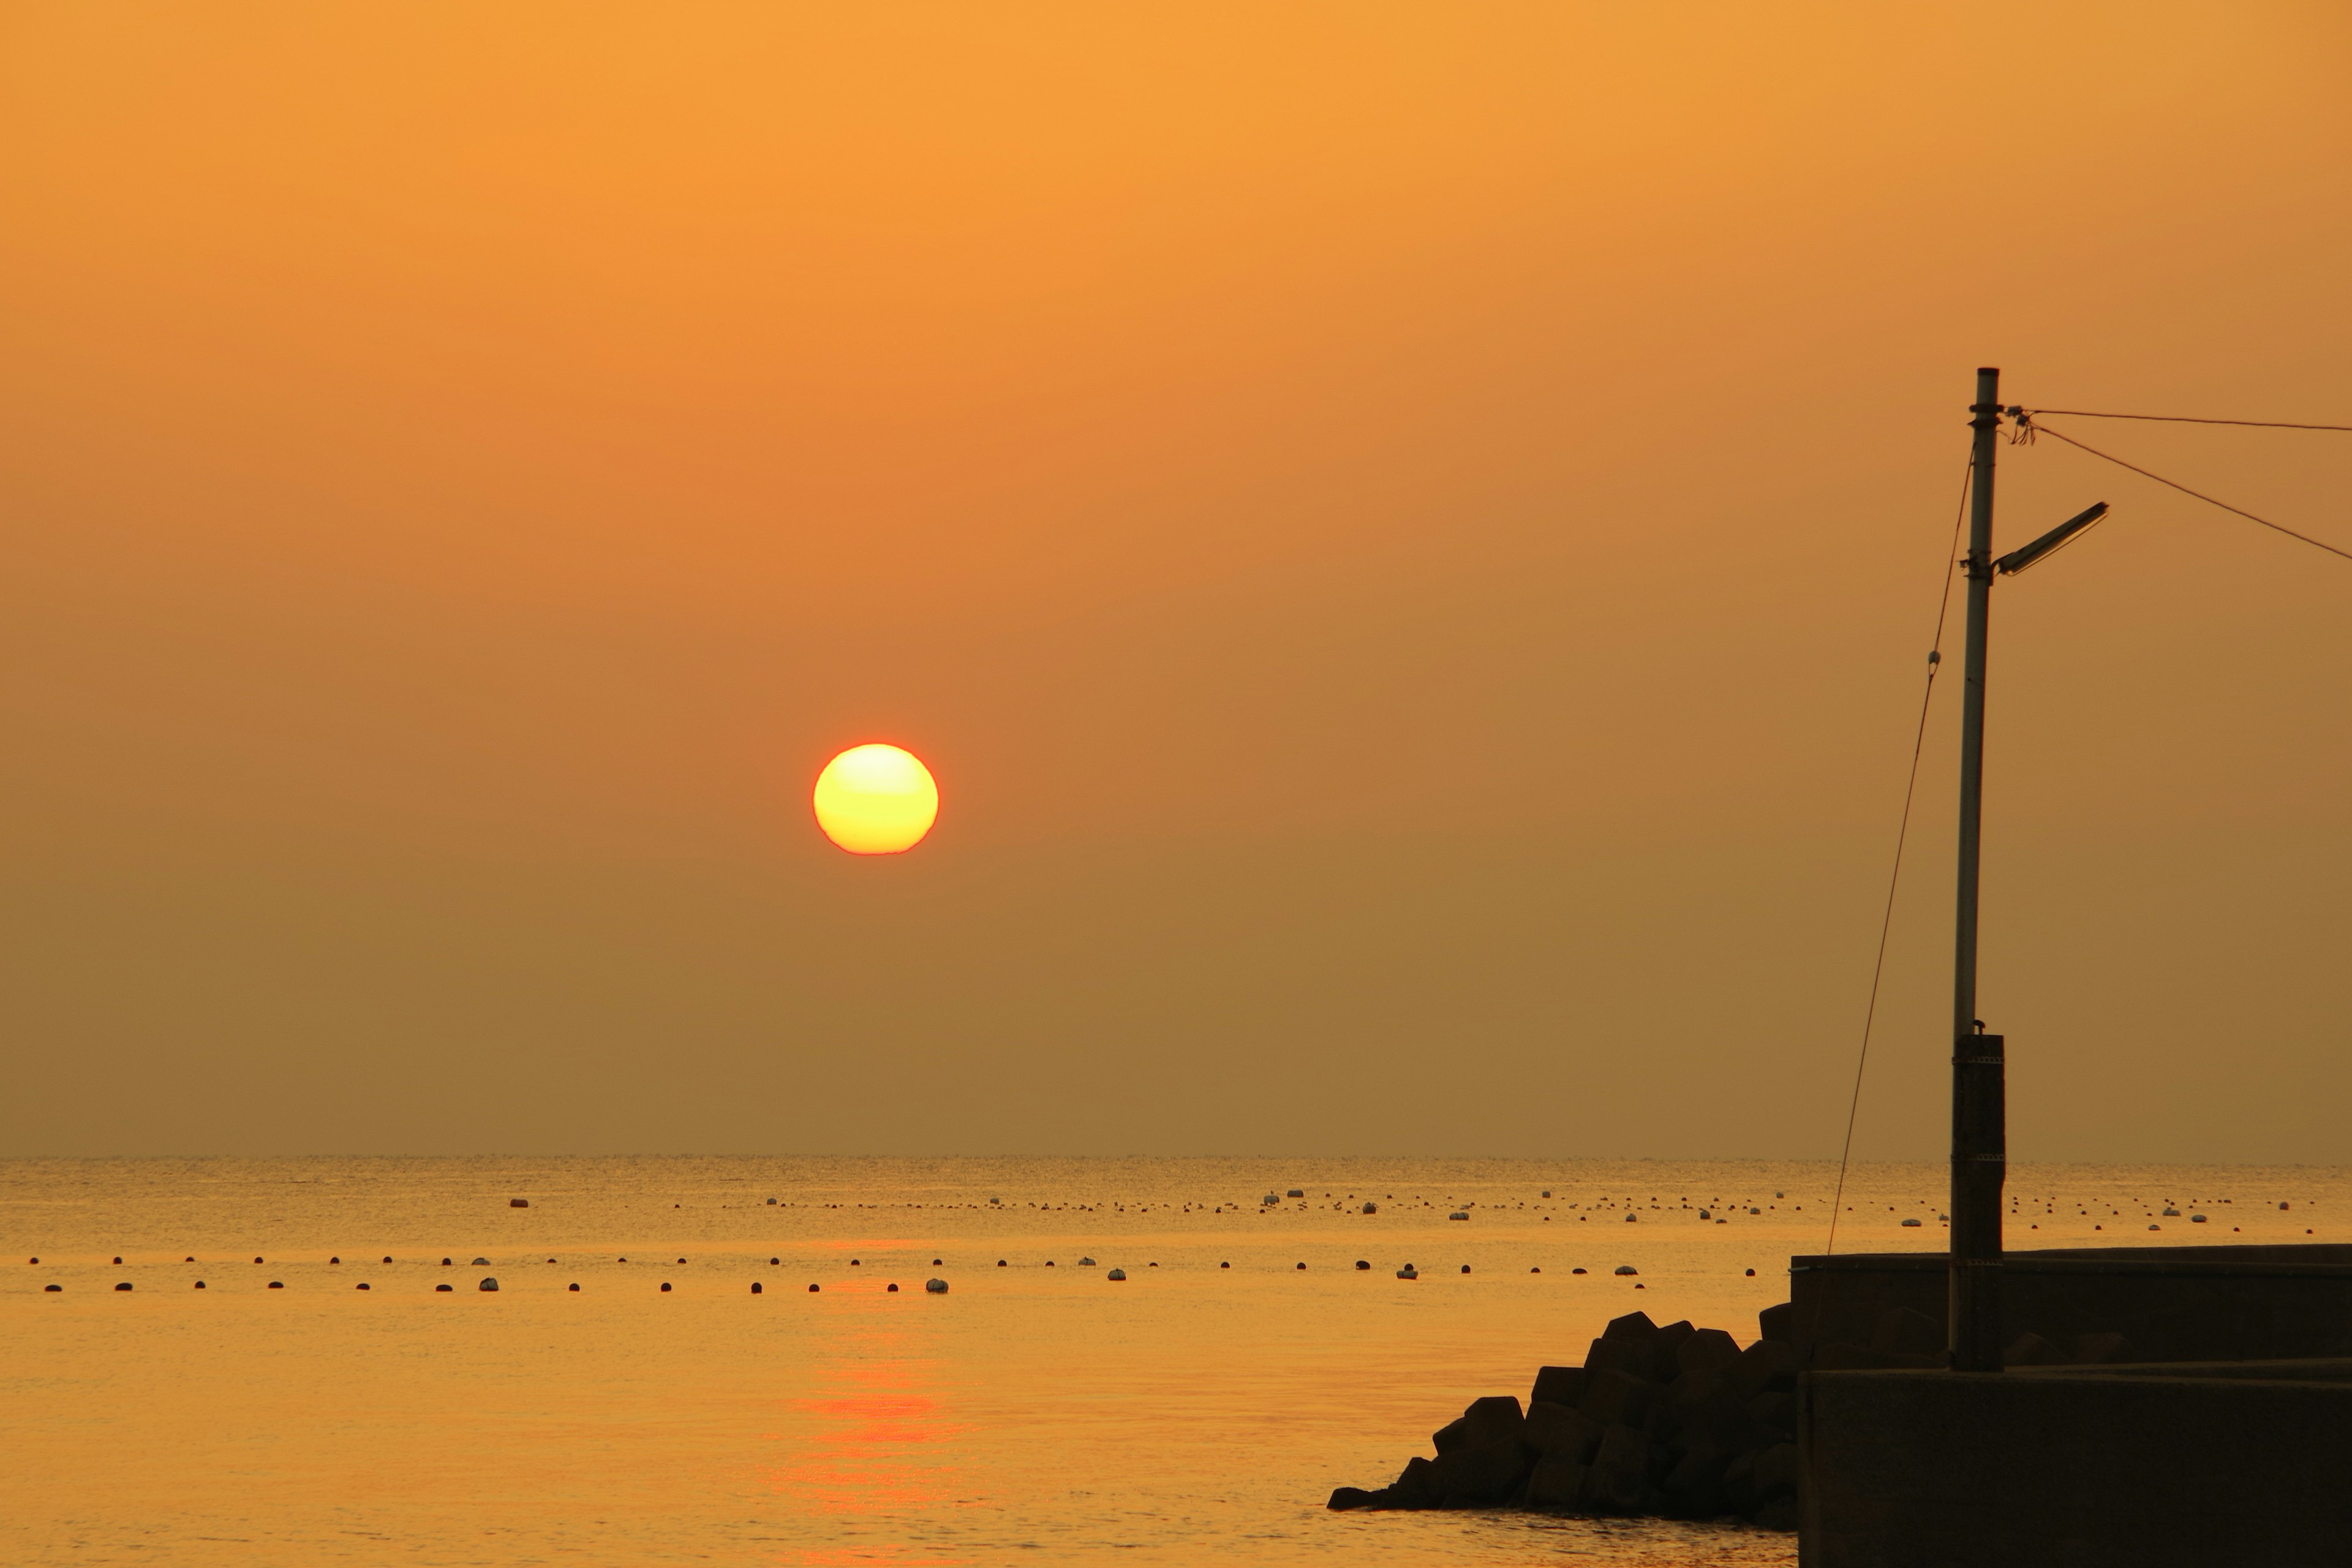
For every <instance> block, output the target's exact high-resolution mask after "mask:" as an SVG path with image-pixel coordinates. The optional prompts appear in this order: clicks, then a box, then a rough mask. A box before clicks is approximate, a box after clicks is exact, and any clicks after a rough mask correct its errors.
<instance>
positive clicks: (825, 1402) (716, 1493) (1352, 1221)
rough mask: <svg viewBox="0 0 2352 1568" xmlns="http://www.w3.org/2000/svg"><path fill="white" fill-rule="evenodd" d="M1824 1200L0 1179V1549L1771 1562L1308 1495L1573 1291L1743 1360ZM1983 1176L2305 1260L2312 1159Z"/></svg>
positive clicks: (46, 1164) (502, 1168)
mask: <svg viewBox="0 0 2352 1568" xmlns="http://www.w3.org/2000/svg"><path fill="white" fill-rule="evenodd" d="M1835 1174H1836V1173H1835V1169H1834V1167H1832V1166H1827V1165H1822V1164H1763V1163H1744V1164H1743V1163H1661V1162H1623V1163H1604V1162H1558V1163H1528V1162H1501V1161H1483V1162H1481V1161H1380V1160H1365V1161H1315V1160H1300V1161H1288V1162H1284V1161H1261V1160H1251V1161H1223V1160H1136V1161H1117V1160H1038V1161H1021V1160H936V1161H918V1160H750V1159H745V1160H667V1159H666V1160H341V1159H333V1160H329V1159H319V1160H282V1161H231V1160H206V1161H163V1160H149V1161H15V1162H6V1163H0V1316H4V1317H5V1321H0V1451H5V1455H6V1463H5V1466H0V1561H5V1562H7V1563H19V1564H40V1563H175V1564H177V1563H194V1564H205V1563H242V1564H252V1563H270V1564H275V1563H402V1564H440V1563H450V1564H457V1563H495V1564H515V1563H572V1562H583V1563H672V1562H676V1563H688V1562H691V1563H763V1564H833V1563H879V1564H904V1565H908V1568H912V1565H916V1564H923V1565H931V1564H957V1563H1004V1562H1011V1561H1016V1560H1028V1561H1050V1562H1055V1563H1063V1562H1069V1563H1098V1562H1099V1563H1108V1562H1118V1563H1127V1564H1145V1563H1171V1564H1173V1563H1205V1562H1218V1563H1296V1562H1312V1561H1335V1562H1336V1561H1351V1562H1352V1561H1363V1560H1368V1559H1371V1558H1375V1557H1377V1558H1378V1559H1379V1560H1381V1562H1383V1563H1388V1564H1392V1565H1394V1568H1419V1565H1423V1564H1438V1563H1445V1564H1457V1565H1458V1564H1474V1565H1475V1564H1505V1563H1536V1562H1542V1563H1560V1562H1570V1563H1573V1562H1580V1561H1591V1562H1596V1563H1633V1564H1657V1565H1661V1568H1664V1565H1668V1564H1673V1565H1683V1564H1744V1563H1771V1564H1783V1563H1793V1562H1794V1560H1795V1545H1794V1538H1793V1537H1790V1536H1784V1535H1774V1534H1769V1533H1764V1532H1759V1531H1750V1530H1747V1529H1744V1528H1731V1527H1716V1526H1700V1525H1686V1524H1665V1523H1656V1522H1640V1521H1580V1520H1554V1519H1543V1518H1537V1517H1533V1516H1528V1515H1521V1514H1511V1513H1469V1514H1463V1513H1451V1514H1360V1513H1356V1514H1333V1513H1329V1512H1327V1511H1326V1510H1324V1508H1323V1506H1322V1504H1323V1500H1324V1499H1325V1497H1326V1496H1327V1495H1328V1493H1329V1491H1330V1489H1332V1488H1333V1487H1334V1486H1339V1485H1342V1484H1352V1485H1365V1486H1373V1485H1378V1484H1380V1483H1381V1482H1383V1481H1385V1480H1388V1479H1391V1478H1392V1477H1393V1475H1394V1474H1395V1472H1396V1471H1397V1469H1398V1468H1400V1467H1401V1466H1402V1464H1403V1462H1404V1460H1405V1459H1406V1458H1407V1457H1409V1456H1410V1455H1412V1454H1414V1453H1420V1452H1426V1451H1427V1448H1428V1434H1429V1433H1430V1432H1431V1431H1432V1430H1433V1429H1434V1428H1435V1427H1437V1426H1440V1425H1442V1424H1443V1423H1444V1422H1445V1421H1446V1420H1448V1419H1450V1418H1451V1417H1452V1416H1453V1415H1456V1414H1458V1413H1459V1411H1460V1408H1461V1406H1462V1405H1464V1404H1465V1402H1467V1401H1468V1400H1469V1399H1470V1398H1472V1397H1473V1396H1475V1395H1477V1394H1491V1393H1515V1394H1520V1395H1521V1396H1522V1397H1524V1396H1525V1394H1526V1391H1527V1388H1528V1383H1529V1382H1530V1380H1531V1379H1532V1377H1533V1375H1534V1372H1535V1369H1536V1367H1537V1366H1538V1365H1539V1364H1541V1363H1545V1362H1559V1361H1575V1360H1579V1359H1580V1358H1581V1356H1582V1354H1583V1351H1584V1347H1585V1344H1586V1342H1588V1341H1590V1340H1591V1338H1592V1337H1593V1336H1594V1335H1595V1334H1597V1333H1598V1332H1599V1331H1600V1330H1601V1325H1602V1324H1603V1322H1605V1321H1607V1320H1608V1319H1609V1318H1611V1317H1612V1316H1615V1315H1616V1314H1618V1313H1621V1312H1625V1311H1629V1310H1633V1309H1634V1308H1641V1309H1643V1310H1646V1311H1648V1312H1649V1313H1650V1314H1651V1316H1653V1317H1654V1318H1655V1319H1657V1320H1658V1321H1661V1322H1665V1321H1672V1320H1674V1319H1676V1318H1684V1317H1687V1318H1690V1319H1692V1320H1693V1321H1696V1322H1698V1323H1700V1324H1702V1325H1715V1326H1720V1327H1725V1328H1728V1329H1730V1330H1732V1331H1734V1332H1735V1333H1736V1334H1738V1335H1739V1336H1740V1337H1741V1338H1742V1339H1743V1340H1745V1339H1748V1338H1752V1337H1753V1336H1754V1333H1755V1324H1756V1313H1757V1311H1758V1310H1759V1309H1761V1308H1763V1307H1766V1306H1769V1305H1770V1304H1771V1303H1772V1302H1774V1301H1777V1300H1781V1299H1782V1298H1783V1297H1784V1296H1785V1294H1786V1269H1787V1264H1788V1258H1789V1255H1790V1253H1792V1252H1800V1251H1803V1252H1811V1251H1818V1250H1820V1249H1821V1247H1822V1243H1823V1240H1824V1237H1825V1234H1826V1231H1827V1221H1828V1218H1829V1210H1830V1206H1831V1204H1830V1193H1831V1184H1832V1182H1833V1180H1834V1178H1835ZM1941 1184H1942V1173H1941V1171H1940V1169H1938V1168H1936V1167H1928V1166H1866V1167H1859V1168H1857V1170H1856V1172H1855V1173H1854V1174H1853V1177H1852V1178H1851V1179H1850V1181H1849V1184H1848V1189H1847V1197H1846V1203H1847V1205H1850V1208H1851V1212H1850V1213H1848V1214H1847V1215H1844V1216H1843V1222H1842V1228H1841V1232H1840V1237H1839V1242H1838V1246H1839V1249H1840V1250H1842V1251H1843V1250H1871V1249H1877V1250H1885V1249H1894V1248H1899V1247H1917V1248H1928V1249H1933V1248H1938V1247H1941V1246H1942V1245H1943V1231H1942V1228H1941V1226H1939V1225H1938V1223H1937V1209H1938V1208H1939V1206H1940V1204H1941V1193H1940V1188H1941ZM1292 1188H1297V1189H1299V1190H1300V1191H1301V1192H1302V1193H1304V1194H1305V1196H1303V1197H1300V1198H1288V1197H1286V1198H1285V1199H1284V1200H1283V1201H1282V1202H1281V1203H1280V1204H1278V1205H1275V1206H1274V1207H1272V1208H1271V1209H1269V1208H1267V1207H1266V1206H1265V1205H1263V1204H1262V1203H1261V1201H1260V1200H1261V1199H1262V1198H1263V1197H1264V1196H1265V1194H1269V1193H1274V1194H1286V1193H1287V1192H1288V1191H1289V1190H1290V1189H1292ZM1547 1190H1549V1192H1550V1194H1551V1196H1549V1197H1545V1196H1543V1195H1542V1194H1544V1193H1545V1192H1546V1191H1547ZM2011 1193H2012V1194H2013V1195H2015V1196H2016V1197H2017V1198H2018V1199H2019V1203H2018V1207H2017V1214H2016V1216H2015V1217H2014V1218H2013V1219H2012V1221H2011V1245H2012V1246H2017V1247H2031V1246H2036V1245H2053V1246H2067V1245H2082V1244H2084V1243H2086V1242H2114V1243H2118V1244H2156V1243H2178V1242H2187V1241H2213V1242H2226V1241H2249V1242H2252V1241H2281V1240H2290V1239H2292V1240H2302V1239H2305V1235H2304V1233H2305V1230H2306V1229H2309V1230H2311V1231H2312V1232H2314V1238H2315V1239H2322V1240H2344V1239H2346V1238H2347V1232H2345V1231H2342V1230H2339V1229H2333V1228H2331V1226H2332V1225H2333V1224H2334V1223H2335V1222H2336V1221H2337V1220H2338V1218H2339V1217H2340V1216H2341V1215H2344V1214H2345V1212H2346V1209H2347V1203H2352V1173H2347V1172H2344V1171H2340V1170H2332V1169H2331V1170H2320V1169H2311V1168H2289V1169H2280V1170H2256V1169H2249V1168H2243V1167H2223V1168H2204V1169H2200V1168H2189V1167H2179V1166H2154V1167H2100V1166H2061V1167H2040V1168H2036V1167H2021V1168H2020V1169H2018V1170H2017V1171H2015V1172H2014V1173H2013V1177H2012V1181H2011ZM516 1197H521V1198H526V1199H528V1200H529V1202H530V1206H529V1207H528V1208H515V1207H512V1206H511V1205H510V1204H509V1200H510V1199H512V1198H516ZM770 1199H774V1200H776V1201H775V1202H774V1203H773V1204H771V1203H770V1202H769V1200H770ZM1367 1200H1369V1201H1371V1202H1373V1203H1376V1204H1377V1205H1379V1210H1380V1212H1379V1213H1378V1214H1376V1215H1364V1214H1362V1213H1361V1212H1360V1209H1361V1205H1363V1204H1364V1203H1365V1202H1366V1201H1367ZM2281 1203H2286V1204H2289V1205H2292V1206H2291V1207H2290V1208H2288V1209H2286V1210H2284V1211H2283V1210H2281V1209H2280V1208H2279V1207H2278V1205H2280V1204H2281ZM1685 1204H1687V1205H1690V1206H1689V1207H1685V1206H1684V1205H1685ZM1698 1205H1708V1206H1710V1207H1711V1208H1713V1209H1714V1211H1715V1212H1716V1214H1717V1215H1718V1216H1721V1217H1722V1218H1723V1219H1725V1220H1726V1221H1727V1223H1721V1224H1717V1223H1704V1224H1703V1223H1701V1222H1700V1221H1698V1219H1697V1218H1696V1214H1695V1212H1694V1211H1695V1209H1696V1207H1697V1206H1698ZM2166 1205H2171V1206H2175V1207H2178V1208H2179V1209H2180V1210H2181V1211H2182V1215H2181V1217H2179V1218H2177V1219H2176V1218H2168V1217H2165V1216H2163V1215H2162V1214H2161V1210H2162V1209H2163V1208H2164V1207H2165V1206H2166ZM1751 1209H1753V1210H1755V1211H1756V1212H1755V1213H1752V1214H1751V1213H1750V1212H1749V1211H1750V1210H1751ZM1457 1211H1458V1212H1462V1213H1465V1214H1467V1215H1469V1217H1468V1218H1467V1219H1466V1220H1452V1219H1449V1218H1447V1215H1449V1214H1451V1213H1454V1212H1457ZM2078 1211H2083V1212H2078ZM1629 1212H1630V1213H1632V1214H1633V1215H1636V1216H1637V1217H1636V1219H1635V1220H1634V1221H1633V1223H1627V1221H1626V1220H1625V1218H1624V1215H1626V1214H1627V1213H1629ZM2191 1213H2204V1214H2206V1215H2209V1216H2210V1217H2209V1220H2208V1222H2207V1223H2205V1224H2202V1225H2195V1226H2192V1225H2191V1224H2190V1223H2189V1218H2188V1215H2189V1214H2191ZM1905 1218H1917V1219H1920V1220H1922V1222H1923V1223H1922V1224H1921V1225H1920V1226H1917V1227H1914V1228H1906V1227H1904V1226H1902V1225H1901V1224H1900V1221H1901V1220H1903V1219H1905ZM2151 1225H2161V1226H2163V1227H2164V1228H2163V1229H2162V1230H2161V1231H2150V1230H2149V1229H2148V1228H2147V1227H2148V1226H2151ZM2031 1226H2038V1227H2039V1229H2038V1230H2036V1229H2031V1228H2029V1227H2031ZM2093 1226H2100V1227H2102V1228H2101V1229H2099V1230H2096V1231H2095V1230H2094V1229H2093V1228H2092V1227H2093ZM118 1256H119V1257H120V1258H121V1263H120V1264H119V1265H118V1264H116V1263H114V1262H113V1261H111V1260H112V1259H113V1258H116V1257H118ZM30 1258H39V1262H38V1263H37V1264H36V1263H32V1262H29V1261H28V1259H30ZM188 1258H194V1261H193V1262H190V1261H186V1259H188ZM385 1258H389V1259H390V1261H383V1259H385ZM443 1258H449V1259H450V1260H451V1262H450V1264H449V1265H448V1266H446V1267H444V1266H443V1264H442V1259H443ZM478 1258H480V1259H486V1260H487V1261H486V1262H481V1263H478V1262H476V1261H475V1260H476V1259H478ZM999 1258H1003V1260H1004V1263H1003V1267H999V1266H998V1259H999ZM1089 1258H1091V1259H1092V1260H1093V1261H1092V1262H1091V1263H1088V1262H1087V1261H1086V1260H1087V1259H1089ZM1359 1258H1361V1259H1363V1260H1365V1261H1366V1262H1369V1263H1370V1265H1371V1266H1372V1267H1371V1268H1370V1269H1369V1270H1360V1269H1358V1268H1355V1267H1354V1264H1355V1262H1356V1260H1357V1259H1359ZM257 1259H261V1260H262V1261H257ZM336 1259H340V1261H336ZM623 1259H626V1261H623ZM935 1259H936V1261H934V1260H935ZM772 1260H773V1261H772ZM1407 1262H1411V1263H1413V1264H1415V1265H1417V1266H1418V1268H1419V1269H1420V1271H1421V1278H1420V1279H1417V1280H1414V1281H1404V1280H1400V1279H1396V1278H1395V1271H1396V1269H1397V1268H1399V1267H1400V1266H1401V1265H1402V1264H1404V1263H1407ZM1302 1263H1303V1264H1304V1265H1305V1266H1306V1267H1305V1268H1299V1267H1298V1265H1300V1264H1302ZM1620 1264H1630V1265H1632V1266H1633V1267H1634V1268H1638V1269H1639V1270H1640V1272H1639V1275H1638V1276H1637V1277H1635V1278H1621V1277H1619V1276H1617V1275H1615V1274H1614V1273H1612V1270H1613V1269H1614V1268H1616V1267H1617V1266H1619V1265H1620ZM1226 1265H1230V1267H1225V1266H1226ZM1465 1265H1466V1266H1467V1268H1468V1272H1466V1273H1465V1272H1464V1268H1465ZM1111 1268H1124V1269H1125V1270H1126V1271H1127V1274H1128V1278H1127V1279H1126V1280H1125V1281H1123V1282H1114V1281H1112V1280H1110V1279H1108V1270H1109V1269H1111ZM1575 1268H1585V1269H1588V1270H1589V1271H1590V1272H1588V1273H1586V1274H1582V1275H1579V1274H1576V1273H1573V1272H1572V1270H1573V1269H1575ZM1751 1268H1752V1269H1753V1270H1755V1273H1754V1275H1753V1277H1750V1276H1749V1275H1748V1272H1747V1270H1748V1269H1751ZM1538 1269H1539V1270H1540V1272H1535V1270H1538ZM486 1276H490V1277H495V1278H496V1279H498V1280H499V1289H498V1291H497V1293H496V1294H487V1293H484V1292H482V1291H481V1290H479V1289H478V1288H477V1287H478V1281H479V1280H480V1279H483V1278H484V1277H486ZM934 1277H936V1278H940V1279H946V1280H947V1281H948V1282H949V1284H950V1290H949V1291H948V1293H946V1294H944V1295H933V1294H928V1293H926V1292H925V1290H924V1289H923V1284H924V1281H925V1280H926V1279H931V1278H934ZM198 1279H202V1280H204V1281H205V1289H203V1290H201V1291H199V1290H197V1289H194V1284H195V1281H196V1280H198ZM755 1280H756V1281H760V1282H761V1284H762V1285H763V1286H764V1289H763V1291H762V1292H761V1294H759V1295H753V1294H752V1293H751V1285H752V1282H753V1281H755ZM121 1281H128V1282H130V1283H131V1285H132V1286H133V1287H134V1288H133V1289H131V1291H128V1292H124V1291H119V1290H117V1289H114V1287H115V1286H116V1285H117V1283H118V1282H121ZM272 1281H277V1282H278V1283H279V1285H280V1286H281V1287H282V1288H280V1289H270V1288H269V1286H270V1283H271V1282H272ZM362 1282H364V1283H366V1284H367V1285H368V1286H369V1289H366V1290H364V1291H362V1290H360V1289H357V1287H358V1286H359V1285H360V1284H361V1283H362ZM665 1282H667V1283H668V1284H669V1285H670V1287H671V1289H669V1290H668V1291H667V1292H664V1291H663V1290H662V1289H661V1287H662V1285H663V1284H664V1283H665ZM444 1283H447V1284H451V1285H454V1286H455V1287H456V1289H454V1290H452V1291H449V1292H446V1293H444V1292H440V1291H437V1290H436V1289H435V1287H436V1286H437V1285H440V1284H444ZM575 1283H576V1284H577V1285H578V1286H579V1287H580V1289H579V1290H578V1291H577V1292H574V1291H572V1290H571V1289H569V1287H570V1286H572V1285H573V1284H575ZM812 1283H814V1284H816V1285H819V1286H821V1287H822V1289H820V1290H818V1291H816V1292H814V1293H811V1292H810V1290H809V1289H808V1288H809V1286H810V1285H811V1284H812ZM892 1283H896V1284H897V1285H898V1287H899V1289H898V1291H897V1292H896V1293H893V1292H891V1291H889V1290H888V1289H887V1286H888V1285H890V1284H892ZM50 1284H56V1285H60V1286H62V1287H63V1289H62V1290H60V1291H58V1292H49V1291H47V1290H45V1289H44V1287H45V1286H47V1285H50Z"/></svg>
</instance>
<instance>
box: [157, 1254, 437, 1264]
mask: <svg viewBox="0 0 2352 1568" xmlns="http://www.w3.org/2000/svg"><path fill="white" fill-rule="evenodd" d="M383 1260H384V1261H385V1262H386V1263H389V1262H391V1261H392V1254H391V1253H389V1252H387V1253H385V1254H384V1255H383ZM188 1261H189V1262H191V1263H194V1261H195V1259H194V1258H189V1259H188Z"/></svg>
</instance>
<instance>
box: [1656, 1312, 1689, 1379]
mask: <svg viewBox="0 0 2352 1568" xmlns="http://www.w3.org/2000/svg"><path fill="white" fill-rule="evenodd" d="M1694 1333H1696V1330H1695V1329H1693V1328H1692V1327H1691V1323H1690V1320H1689V1319H1687V1318H1685V1319H1684V1320H1683V1321H1681V1322H1678V1323H1668V1324H1667V1325H1666V1326H1665V1327H1664V1328H1663V1329H1660V1330H1659V1331H1658V1337H1657V1338H1656V1339H1655V1340H1653V1341H1652V1342H1650V1378H1651V1381H1653V1382H1654V1383H1672V1382H1674V1380H1675V1379H1676V1378H1678V1377H1680V1376H1681V1375H1682V1374H1683V1369H1682V1367H1681V1366H1680V1365H1679V1364H1678V1363H1676V1361H1675V1356H1676V1355H1677V1354H1678V1353H1680V1352H1681V1350H1682V1346H1683V1342H1684V1341H1685V1340H1686V1339H1688V1338H1690V1337H1691V1335H1692V1334H1694Z"/></svg>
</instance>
